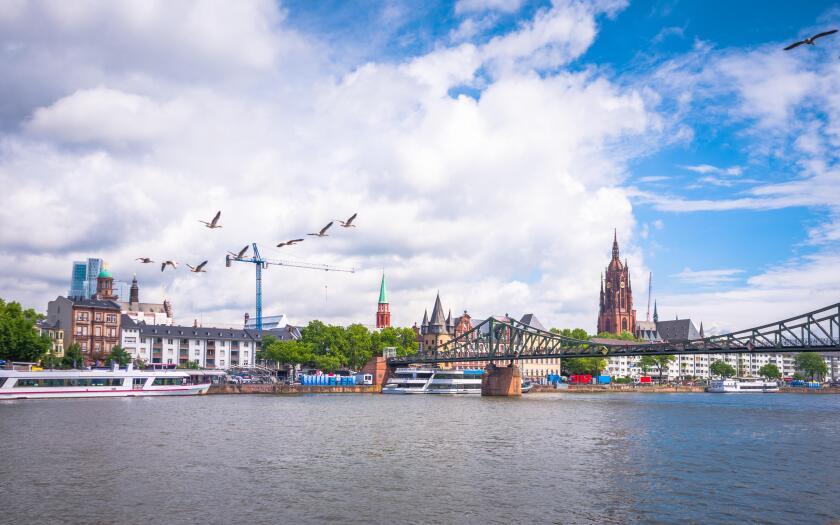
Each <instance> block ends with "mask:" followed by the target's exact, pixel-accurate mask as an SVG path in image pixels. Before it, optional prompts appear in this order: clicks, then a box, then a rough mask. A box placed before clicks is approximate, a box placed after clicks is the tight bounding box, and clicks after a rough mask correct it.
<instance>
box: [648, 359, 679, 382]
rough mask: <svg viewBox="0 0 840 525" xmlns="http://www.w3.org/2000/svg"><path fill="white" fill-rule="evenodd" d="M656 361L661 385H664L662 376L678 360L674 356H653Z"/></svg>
mask: <svg viewBox="0 0 840 525" xmlns="http://www.w3.org/2000/svg"><path fill="white" fill-rule="evenodd" d="M653 358H654V360H656V366H658V367H659V383H660V384H661V383H662V374H663V373H664V372H665V371H666V370H668V367H669V366H670V365H671V363H673V362H674V361H675V360H676V359H677V358H676V357H674V356H672V355H667V354H666V355H657V356H653Z"/></svg>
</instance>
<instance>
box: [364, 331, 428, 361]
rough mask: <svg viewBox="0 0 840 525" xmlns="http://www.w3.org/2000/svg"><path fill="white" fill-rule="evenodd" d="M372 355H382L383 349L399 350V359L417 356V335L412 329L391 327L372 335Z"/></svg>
mask: <svg viewBox="0 0 840 525" xmlns="http://www.w3.org/2000/svg"><path fill="white" fill-rule="evenodd" d="M371 347H372V348H371V355H382V349H383V348H388V347H393V348H396V349H397V357H404V356H407V355H411V354H416V353H417V349H418V344H417V334H415V333H414V330H412V329H411V328H396V327H392V326H389V327H387V328H383V329H382V330H380V331H379V332H374V333H373V334H371Z"/></svg>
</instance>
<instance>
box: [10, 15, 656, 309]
mask: <svg viewBox="0 0 840 525" xmlns="http://www.w3.org/2000/svg"><path fill="white" fill-rule="evenodd" d="M91 5H93V6H94V7H92V8H91V9H90V10H89V11H85V10H82V11H80V12H78V13H77V12H71V13H64V12H58V10H57V8H56V9H55V10H50V11H49V14H50V16H54V17H57V19H56V20H54V21H53V22H51V23H52V24H53V27H54V29H55V31H54V34H53V36H51V37H50V38H49V39H47V40H46V41H42V40H40V39H39V38H40V37H36V36H35V34H34V29H32V28H30V27H29V26H28V25H27V24H31V23H33V22H32V20H30V19H29V18H26V16H30V17H34V16H35V15H33V14H32V13H30V14H28V15H27V14H26V13H29V12H30V11H31V10H32V9H34V8H27V9H26V10H25V11H26V13H24V15H20V16H24V19H19V20H18V21H17V22H16V23H15V26H16V29H15V31H16V36H15V38H17V39H20V40H21V41H22V42H24V43H25V44H26V48H27V53H26V54H25V55H24V56H21V57H19V59H18V60H16V61H14V62H13V63H12V64H11V65H10V63H8V62H7V63H6V65H5V66H4V65H2V64H0V72H12V71H17V70H21V68H23V69H25V70H28V71H30V73H31V72H32V70H34V67H33V64H38V67H39V68H40V69H42V70H43V71H41V72H40V75H41V78H43V79H46V80H45V85H44V89H43V91H42V93H40V94H39V96H38V97H35V98H33V99H28V98H26V97H21V96H19V94H20V93H22V92H23V91H24V90H25V86H26V84H27V83H28V82H29V81H30V80H31V79H32V76H31V75H29V76H27V75H21V76H10V77H5V78H11V79H12V81H11V84H10V85H9V86H7V87H5V88H3V89H6V90H7V91H6V92H4V93H0V94H2V95H4V96H7V97H12V98H13V99H14V100H15V101H16V103H18V104H19V105H20V107H19V108H18V109H17V111H16V113H15V115H18V116H16V117H14V118H13V117H10V116H8V115H7V120H6V124H7V125H6V126H5V128H6V129H16V130H15V131H9V132H7V133H5V134H4V135H3V139H2V149H0V184H3V185H4V186H5V187H7V188H10V190H9V195H8V205H6V206H4V207H3V209H2V210H0V222H2V224H3V228H2V229H0V264H4V268H6V271H5V273H4V275H5V277H4V278H3V280H2V282H0V286H2V289H3V294H4V297H6V296H8V297H11V298H15V299H20V300H22V301H23V302H24V303H26V304H28V305H31V306H35V307H37V308H39V309H43V308H44V307H45V304H46V301H47V300H49V299H51V298H53V297H54V296H55V295H58V294H62V293H65V292H66V288H67V286H68V282H67V281H68V280H69V273H70V263H71V261H72V260H74V259H78V258H83V257H88V256H101V257H103V258H105V259H106V260H108V261H109V262H110V263H111V266H112V269H113V271H114V273H115V274H116V276H117V277H118V278H122V279H125V280H127V279H129V278H130V275H131V273H133V272H135V271H136V272H137V273H138V278H139V280H140V282H141V295H142V296H143V297H144V298H145V299H147V300H160V299H162V297H163V296H166V297H168V298H170V299H171V300H172V302H173V304H174V306H175V310H176V316H177V317H178V320H179V321H181V322H185V323H190V322H192V320H193V319H196V318H197V319H200V320H203V322H204V323H223V324H227V323H236V322H238V321H239V320H240V319H241V318H242V315H243V314H244V312H246V311H251V312H253V300H254V297H253V294H254V292H253V288H254V283H253V280H254V270H253V268H251V267H250V266H248V265H245V264H238V265H234V267H232V268H228V269H226V268H224V265H223V257H224V254H225V252H227V251H229V250H234V249H239V248H241V247H242V246H243V245H244V244H245V243H246V242H257V243H259V245H260V247H261V248H262V249H263V251H264V252H265V255H266V256H268V257H271V258H290V259H293V260H309V261H314V262H324V263H328V264H334V265H341V266H353V267H355V268H356V269H357V270H358V271H357V272H356V273H355V274H339V273H326V274H325V273H319V272H310V271H304V270H294V269H292V268H280V267H270V268H269V269H268V270H266V272H265V274H264V283H263V286H264V293H265V311H266V313H281V312H282V313H287V314H289V315H290V317H291V318H292V320H293V321H294V322H306V321H308V320H309V319H312V318H320V319H324V320H326V321H331V322H358V321H361V322H367V323H372V321H373V313H374V311H375V301H376V292H377V289H378V288H377V286H378V276H379V272H380V270H381V269H382V268H385V269H386V271H387V273H388V280H389V288H390V290H391V302H392V310H393V312H394V318H395V321H396V322H398V323H401V324H410V323H412V322H413V321H415V320H419V318H420V316H421V315H422V310H423V309H424V308H429V307H431V302H432V300H433V298H434V293H435V291H436V290H438V289H440V290H441V293H442V295H443V297H444V300H445V303H446V307H447V308H452V309H453V310H454V311H455V312H458V311H460V310H461V309H463V308H467V309H469V310H470V311H471V312H474V313H476V314H477V315H488V314H490V313H500V312H503V311H508V312H510V313H512V314H513V313H516V314H521V313H523V312H525V311H533V312H534V313H536V314H537V315H538V316H539V317H540V318H541V319H542V320H543V321H544V322H545V323H547V324H549V325H561V326H571V325H580V326H590V325H591V324H593V323H594V315H593V312H594V307H595V301H596V299H597V297H596V294H595V293H594V292H593V291H594V290H597V280H598V270H599V269H600V268H601V266H603V264H604V263H605V261H606V260H607V259H608V252H609V248H610V241H611V235H612V228H613V227H618V229H619V236H620V238H621V240H622V249H623V253H624V252H626V255H627V256H629V258H630V261H631V264H633V266H634V268H638V269H639V270H640V271H642V270H643V269H644V261H643V259H642V257H641V254H640V253H639V252H638V250H637V248H636V247H635V245H634V244H633V239H634V237H633V234H632V230H633V226H634V218H633V214H632V206H631V204H630V201H629V197H628V195H627V193H626V192H625V191H624V190H622V189H620V188H619V187H618V186H617V185H618V184H620V182H621V181H622V180H623V178H624V176H625V166H626V163H627V161H628V160H629V159H630V158H632V157H633V156H634V155H635V154H636V153H637V152H638V151H639V150H640V149H641V150H644V149H645V148H649V147H655V144H656V142H657V136H658V134H659V133H661V131H662V124H661V120H660V119H659V117H658V115H656V114H655V113H654V112H653V108H651V107H650V106H649V105H648V103H647V100H648V99H647V96H646V95H645V94H644V93H641V92H639V91H637V90H634V89H633V88H632V87H622V86H620V85H617V84H613V83H611V82H609V81H607V80H605V79H604V78H601V77H599V76H597V75H595V74H593V73H591V72H583V73H569V72H559V73H553V74H543V75H540V74H536V73H535V72H534V68H537V69H539V68H541V67H543V66H545V65H546V64H559V63H562V62H563V61H566V60H569V59H571V58H572V57H575V56H579V54H580V53H581V52H582V51H583V50H584V49H585V48H586V46H588V45H589V43H591V41H592V38H593V37H594V30H595V29H594V28H595V24H594V17H595V16H597V13H596V12H595V11H589V10H588V9H586V8H584V7H583V6H582V5H580V4H575V5H573V6H559V7H557V8H556V9H553V10H550V11H542V12H540V14H539V15H538V16H537V18H536V19H535V20H534V21H532V22H530V23H527V24H525V25H524V26H522V27H521V28H519V29H517V30H516V31H514V32H512V33H509V34H508V35H505V37H500V38H499V39H497V40H495V41H491V42H489V43H488V44H486V45H485V46H474V45H472V44H463V45H457V46H454V47H449V48H447V47H441V48H439V49H437V50H436V51H433V52H431V53H428V54H426V55H422V56H418V57H415V58H413V59H409V60H405V61H402V62H398V63H394V64H388V63H377V62H370V63H368V64H363V65H361V66H359V67H355V68H353V69H352V70H350V71H344V72H339V73H336V71H335V69H334V68H333V67H332V66H325V65H324V64H325V63H327V60H326V59H325V58H324V57H323V56H322V53H325V52H326V51H325V50H323V49H321V48H320V47H319V46H318V45H316V44H309V43H308V42H307V40H306V39H305V38H302V37H298V36H296V35H294V33H293V32H290V31H289V30H288V29H287V28H285V27H284V25H283V22H282V20H283V14H282V12H280V11H276V12H272V13H271V14H270V15H267V17H266V18H265V19H264V20H262V21H261V20H260V19H259V16H257V15H255V13H259V9H256V10H255V8H254V5H258V6H260V7H259V8H260V9H263V8H269V7H266V5H264V4H253V5H252V4H248V5H247V6H242V7H241V9H242V12H236V13H228V14H229V15H230V17H231V19H232V24H233V26H234V28H238V29H236V31H240V32H243V31H244V32H248V31H252V32H254V33H255V34H254V35H244V34H243V35H241V36H242V37H243V38H246V40H247V39H250V40H249V41H250V42H252V44H250V45H251V46H252V47H253V49H251V50H250V51H249V50H248V49H249V46H248V45H246V46H245V49H244V50H243V49H239V48H237V46H235V45H232V47H233V48H235V49H231V50H227V51H225V52H224V53H222V52H220V55H219V56H220V60H221V61H222V62H225V61H227V64H224V65H223V66H222V65H219V66H218V67H215V66H214V65H213V64H206V63H205V64H203V65H201V67H200V70H201V72H202V74H201V75H196V76H193V75H187V74H184V71H181V70H180V69H181V68H185V69H186V70H189V69H190V68H192V67H194V66H191V65H189V64H188V62H189V60H190V59H193V58H194V59H196V61H197V62H198V63H199V64H200V63H201V58H202V56H204V54H208V56H215V55H214V53H215V52H213V51H208V50H207V49H206V48H205V47H203V46H205V45H210V44H202V43H194V42H184V43H183V49H181V50H180V51H178V52H176V53H175V54H176V55H178V54H179V53H180V55H181V56H180V58H179V57H178V56H175V57H167V58H165V59H160V60H161V61H162V63H159V57H158V55H157V54H156V53H157V51H155V49H156V47H155V46H158V45H163V44H160V43H159V42H155V43H152V44H149V45H150V46H152V47H151V49H144V46H145V45H146V44H145V42H147V41H148V40H150V39H152V40H154V39H156V38H157V39H159V40H163V41H165V42H170V43H172V42H176V41H177V39H179V38H183V39H187V40H189V39H193V38H201V37H202V35H203V34H204V33H203V31H198V30H195V31H186V32H185V33H184V34H183V35H181V36H178V35H174V34H172V32H171V31H172V28H174V27H175V26H174V25H173V24H175V23H176V22H174V21H170V20H163V19H161V17H160V16H159V13H158V11H157V8H158V4H150V6H151V7H148V9H149V13H146V14H145V15H144V14H143V13H142V12H141V13H139V14H138V13H133V14H132V13H129V14H125V15H121V16H122V17H123V19H124V20H123V21H122V22H119V23H117V22H115V24H116V26H115V27H117V28H120V29H124V30H122V31H120V34H119V35H115V36H114V37H113V38H114V41H113V42H110V45H109V42H108V41H107V40H106V41H104V42H103V43H102V44H101V45H96V46H94V45H93V44H92V42H91V40H90V39H89V38H88V37H87V36H86V34H87V33H88V32H90V31H94V30H95V29H96V28H98V27H100V26H101V25H102V24H103V23H104V20H106V19H107V18H108V16H110V15H109V13H111V11H112V10H113V9H116V8H113V7H111V5H110V4H95V3H94V4H91ZM224 5H225V8H224V9H227V10H235V9H237V6H240V4H238V3H235V4H229V3H225V4H224ZM141 8H143V4H138V9H141ZM45 9H46V8H45ZM50 9H51V8H50ZM179 9H180V8H179ZM183 9H186V8H183ZM176 11H177V10H176ZM202 13H204V12H203V11H202ZM37 14H38V17H42V16H47V13H44V12H39V13H37ZM223 14H224V13H223ZM175 15H178V16H176V17H175V18H179V17H180V18H183V16H186V15H185V14H184V13H181V12H180V11H177V12H176V13H175ZM195 16H199V15H198V14H196V15H195ZM203 16H209V17H211V18H212V15H211V14H208V13H204V14H203V15H201V17H203ZM220 16H221V15H220ZM255 16H257V17H256V18H254V17H255ZM138 17H139V18H138ZM201 17H200V18H201ZM202 23H203V24H205V25H206V24H209V25H206V27H211V28H212V27H214V25H213V24H215V23H219V21H218V20H214V21H205V22H202ZM120 24H123V25H120ZM7 27H8V26H7ZM233 30H234V29H230V28H229V29H227V30H226V31H228V32H230V31H233ZM225 34H228V33H225ZM290 34H291V35H292V36H290ZM215 38H227V37H224V35H221V36H217V37H215ZM230 38H233V37H232V36H231V37H230ZM290 39H291V40H290ZM290 41H292V42H294V43H295V45H300V46H303V47H302V48H301V56H302V57H313V58H312V60H306V61H305V62H306V63H302V62H304V61H303V60H300V61H296V60H284V59H283V50H284V49H287V48H288V45H289V42H290ZM167 45H169V44H167ZM214 45H215V44H214ZM211 47H212V46H211ZM128 50H132V52H131V53H127V51H128ZM255 50H256V51H255ZM259 50H265V53H263V52H262V51H259ZM42 52H43V53H47V54H53V53H57V54H59V55H60V56H61V60H60V65H59V64H58V62H56V63H53V62H51V61H49V60H46V61H39V60H38V59H37V58H36V57H38V56H39V53H42ZM123 55H125V56H124V59H122V60H119V58H120V57H122V56H123ZM259 57H263V58H265V60H263V59H262V58H259ZM147 64H148V66H147ZM167 64H168V66H167ZM488 64H493V65H494V67H495V72H494V74H493V75H492V76H491V77H490V78H488V79H486V80H485V81H484V82H486V84H485V86H484V90H483V92H482V94H481V97H480V99H479V100H474V99H470V98H467V97H460V98H457V99H453V98H450V97H449V96H447V90H448V89H449V88H451V87H453V86H456V85H458V84H461V83H470V82H474V74H475V71H477V70H478V69H479V68H481V67H482V66H486V65H488ZM502 64H504V67H502V66H501V65H502ZM165 66H166V67H165ZM170 66H171V67H170ZM497 66H498V67H497ZM196 67H197V66H196ZM313 68H320V69H313ZM67 70H71V71H79V73H78V74H74V75H70V76H69V77H65V76H62V75H61V74H59V72H61V71H67ZM217 209H221V210H222V224H223V225H224V228H222V229H221V230H216V231H210V230H207V229H205V228H202V227H201V225H200V224H198V223H197V219H204V218H207V217H209V216H212V214H213V213H214V212H215V211H216V210H217ZM356 211H358V212H359V218H358V219H357V223H358V228H355V229H352V230H339V229H334V230H335V231H334V233H333V234H332V235H331V236H330V237H328V238H326V239H312V238H307V240H306V241H305V242H304V243H302V244H301V245H300V246H296V247H293V248H283V249H276V248H272V246H274V245H275V244H276V243H277V242H279V241H280V240H284V239H288V238H292V237H296V236H298V235H300V234H302V233H305V232H309V231H314V230H315V229H317V228H319V227H320V226H322V225H323V224H324V223H325V222H326V221H328V220H330V219H333V218H338V217H346V216H348V215H350V214H351V213H353V212H356ZM33 231H34V232H36V234H35V235H33V234H32V232H33ZM570 253H574V254H576V255H575V257H569V254H570ZM139 256H149V257H152V258H153V259H161V258H170V257H172V258H175V259H177V260H179V261H181V262H182V263H187V262H190V263H193V262H198V261H200V260H204V259H209V260H210V264H209V265H208V273H207V274H203V275H192V274H188V273H186V272H184V271H181V270H179V271H177V272H169V271H167V272H166V273H161V272H160V271H159V269H156V268H152V267H151V266H142V265H138V264H136V263H135V262H134V259H135V258H136V257H139ZM325 286H326V287H327V289H328V297H327V299H325V297H324V287H325Z"/></svg>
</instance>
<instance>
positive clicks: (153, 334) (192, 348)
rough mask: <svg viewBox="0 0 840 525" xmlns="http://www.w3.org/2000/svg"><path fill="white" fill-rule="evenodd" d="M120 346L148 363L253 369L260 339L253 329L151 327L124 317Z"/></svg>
mask: <svg viewBox="0 0 840 525" xmlns="http://www.w3.org/2000/svg"><path fill="white" fill-rule="evenodd" d="M122 323H123V324H122V331H121V345H122V347H123V348H125V349H126V351H127V352H128V353H130V354H131V355H132V357H134V358H135V359H140V360H143V361H145V362H146V363H164V364H176V365H186V364H188V363H190V362H198V366H200V367H201V368H219V369H225V368H229V367H231V366H253V365H254V363H255V359H256V353H257V350H258V349H259V345H260V339H261V336H260V334H259V332H257V331H254V330H238V329H231V328H212V327H200V326H171V325H148V324H144V323H136V322H134V321H133V320H131V319H130V318H128V316H127V315H123V317H122Z"/></svg>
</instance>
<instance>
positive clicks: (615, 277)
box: [598, 234, 636, 334]
mask: <svg viewBox="0 0 840 525" xmlns="http://www.w3.org/2000/svg"><path fill="white" fill-rule="evenodd" d="M618 255H619V254H618V235H617V234H614V235H613V247H612V259H611V260H610V263H609V264H608V265H607V271H606V273H605V275H604V277H603V278H602V280H601V301H600V308H599V310H598V333H601V332H610V333H613V334H620V333H621V332H633V331H634V330H635V328H636V310H634V309H633V289H632V287H631V286H630V268H629V267H628V265H627V260H626V259H625V260H624V264H622V263H621V259H620V258H619V256H618Z"/></svg>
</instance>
